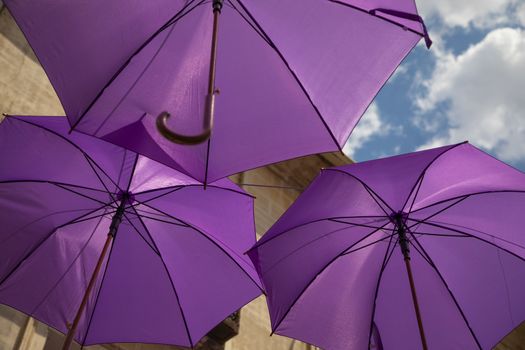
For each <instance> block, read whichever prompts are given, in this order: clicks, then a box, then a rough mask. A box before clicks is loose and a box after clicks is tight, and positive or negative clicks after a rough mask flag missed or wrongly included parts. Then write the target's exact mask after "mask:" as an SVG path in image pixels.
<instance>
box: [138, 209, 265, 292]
mask: <svg viewBox="0 0 525 350" xmlns="http://www.w3.org/2000/svg"><path fill="white" fill-rule="evenodd" d="M144 205H145V206H147V207H149V208H151V209H153V210H156V211H158V212H159V213H162V214H164V215H166V216H167V217H170V218H172V219H175V220H178V221H180V222H182V223H184V224H186V225H188V228H191V229H193V230H194V231H195V232H198V233H199V234H200V235H201V236H202V237H204V238H206V239H207V240H208V241H210V242H211V243H212V244H213V245H215V246H216V247H217V248H219V249H220V250H221V251H222V252H223V253H224V255H226V256H227V257H228V258H229V259H230V260H231V261H232V262H233V263H234V264H235V265H237V267H238V268H239V269H240V270H241V271H242V272H243V273H244V274H245V275H246V276H247V277H248V278H249V279H250V280H251V281H252V282H253V284H255V285H256V286H257V288H258V289H259V290H260V291H261V292H262V293H264V290H263V289H262V288H261V286H259V284H258V283H257V282H256V281H255V280H254V279H253V277H252V276H250V274H249V273H248V272H247V271H246V270H245V269H244V268H243V267H242V266H241V265H240V264H239V263H238V262H237V260H235V258H234V257H232V256H231V255H230V254H229V253H228V252H227V251H226V250H225V249H224V248H223V247H222V246H221V244H224V246H225V247H227V248H228V249H229V250H231V251H233V252H234V253H235V254H236V255H237V253H236V252H235V249H232V248H231V247H229V246H228V245H227V244H226V243H224V242H222V241H220V240H219V239H218V238H215V237H214V239H212V238H210V237H209V236H208V235H209V234H206V233H204V232H203V231H201V230H200V229H198V228H197V227H195V226H193V225H190V224H188V223H187V222H185V221H184V220H181V219H179V218H177V217H175V216H173V215H170V214H167V213H165V212H163V211H162V210H159V209H157V208H153V207H151V206H150V205H148V204H144ZM210 236H211V235H210ZM212 237H213V236H212ZM215 240H218V241H219V242H220V243H221V244H219V243H218V242H216V241H215ZM237 257H238V258H239V259H241V260H242V261H244V262H245V263H248V264H249V262H248V261H245V260H244V257H243V256H241V255H238V256H237Z"/></svg>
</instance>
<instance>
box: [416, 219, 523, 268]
mask: <svg viewBox="0 0 525 350" xmlns="http://www.w3.org/2000/svg"><path fill="white" fill-rule="evenodd" d="M410 220H414V219H410ZM424 224H425V225H429V226H434V227H438V228H441V229H444V230H449V231H453V232H457V233H460V234H464V235H467V236H468V237H470V238H474V239H477V240H480V241H482V242H485V243H487V244H490V245H491V246H494V247H496V248H498V249H501V250H503V251H504V252H506V253H509V254H510V255H512V256H514V257H516V258H518V259H520V260H522V261H525V258H522V257H521V256H519V255H518V254H516V253H513V252H511V251H510V250H508V249H506V248H503V247H500V246H499V245H497V244H496V243H493V242H490V241H487V240H486V239H483V238H481V237H478V236H475V235H472V234H470V233H467V232H464V231H461V230H458V229H455V228H452V227H447V226H443V225H440V224H436V223H433V222H425V223H424ZM474 231H475V230H474ZM480 233H483V234H486V235H488V236H490V237H492V238H495V239H498V240H501V241H503V242H506V243H509V244H512V245H515V246H517V247H519V248H524V247H522V246H521V245H519V244H516V243H513V242H510V241H507V240H504V239H501V238H498V237H496V236H493V235H489V234H487V233H484V232H480Z"/></svg>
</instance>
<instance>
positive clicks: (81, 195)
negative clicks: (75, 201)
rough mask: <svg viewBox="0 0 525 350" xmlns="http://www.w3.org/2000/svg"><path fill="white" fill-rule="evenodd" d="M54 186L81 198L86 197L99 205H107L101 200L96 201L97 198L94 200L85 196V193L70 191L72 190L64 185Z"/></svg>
mask: <svg viewBox="0 0 525 350" xmlns="http://www.w3.org/2000/svg"><path fill="white" fill-rule="evenodd" d="M54 185H55V186H56V187H58V188H61V189H63V190H66V191H69V192H71V193H74V194H76V195H78V196H80V197H84V198H87V199H90V200H92V201H95V202H97V203H99V204H106V202H103V201H101V200H98V199H95V198H93V197H90V196H87V195H85V194H83V193H80V192H77V191H74V190H72V189H70V188H67V187H65V186H62V185H59V184H54Z"/></svg>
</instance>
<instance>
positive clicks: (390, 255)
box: [368, 230, 399, 350]
mask: <svg viewBox="0 0 525 350" xmlns="http://www.w3.org/2000/svg"><path fill="white" fill-rule="evenodd" d="M392 231H393V230H392ZM393 237H395V234H394V235H392V236H390V241H388V246H387V248H386V251H385V256H384V257H383V262H382V264H381V270H380V271H379V276H378V277H377V283H376V288H375V292H374V303H373V304H372V315H371V317H370V330H369V332H368V349H369V350H370V345H371V342H372V329H373V327H374V318H375V314H376V305H377V296H378V295H379V287H380V285H381V277H382V276H383V273H384V271H385V269H386V265H387V264H388V262H389V261H390V257H392V254H389V250H390V245H391V244H392V239H393ZM398 240H399V238H396V239H395V243H394V245H393V246H392V252H393V251H394V249H395V247H396V244H397V242H398Z"/></svg>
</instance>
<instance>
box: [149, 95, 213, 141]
mask: <svg viewBox="0 0 525 350" xmlns="http://www.w3.org/2000/svg"><path fill="white" fill-rule="evenodd" d="M214 110H215V94H211V95H207V96H206V105H205V107H204V124H203V128H204V130H203V132H202V133H200V134H197V135H182V134H179V133H176V132H174V131H173V130H170V129H169V128H168V125H167V121H168V119H169V118H170V116H171V115H170V114H169V113H168V112H162V113H161V114H159V116H158V117H157V123H156V124H157V129H158V130H159V132H160V134H161V135H162V136H164V137H165V138H167V139H168V140H170V141H171V142H175V143H178V144H182V145H198V144H199V143H203V142H204V141H206V140H208V139H209V138H210V136H211V130H212V128H213V114H214Z"/></svg>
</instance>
